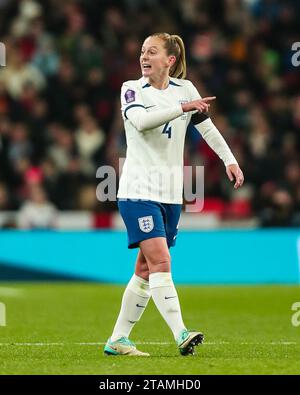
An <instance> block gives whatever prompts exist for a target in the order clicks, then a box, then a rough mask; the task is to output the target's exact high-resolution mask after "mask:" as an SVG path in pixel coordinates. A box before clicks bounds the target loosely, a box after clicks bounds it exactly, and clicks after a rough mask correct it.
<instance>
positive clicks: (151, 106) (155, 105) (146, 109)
mask: <svg viewBox="0 0 300 395" xmlns="http://www.w3.org/2000/svg"><path fill="white" fill-rule="evenodd" d="M152 107H156V104H154V105H153V106H148V107H145V108H146V110H148V108H152Z"/></svg>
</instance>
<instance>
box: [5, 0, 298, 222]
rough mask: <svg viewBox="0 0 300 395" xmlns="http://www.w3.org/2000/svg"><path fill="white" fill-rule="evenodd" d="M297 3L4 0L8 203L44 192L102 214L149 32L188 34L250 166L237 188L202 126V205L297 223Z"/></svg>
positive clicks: (51, 202)
mask: <svg viewBox="0 0 300 395" xmlns="http://www.w3.org/2000/svg"><path fill="white" fill-rule="evenodd" d="M299 26H300V2H299V1H296V0H295V1H291V0H287V1H279V0H215V1H212V0H184V1H181V0H163V1H159V0H126V1H125V0H117V1H113V0H101V1H94V0H81V1H60V0H45V1H40V2H38V1H36V0H19V1H17V0H0V41H1V42H3V43H5V45H6V50H7V65H6V67H1V68H0V210H1V211H2V210H4V211H8V210H20V213H21V217H22V218H23V224H24V227H26V226H28V224H29V225H30V219H28V218H30V213H31V212H34V206H35V205H38V206H39V207H42V210H44V214H45V218H48V219H47V221H46V222H45V227H47V226H49V227H51V226H53V224H52V218H54V216H55V212H56V210H91V211H95V212H100V213H103V215H107V213H110V212H112V211H114V210H116V205H115V203H100V202H98V201H97V200H96V195H95V190H96V186H97V184H98V182H99V180H97V179H96V169H97V168H98V167H99V166H101V165H112V166H114V167H115V168H116V169H117V168H118V159H119V157H124V156H125V152H126V145H125V143H126V142H125V136H124V130H123V126H122V119H121V114H120V102H119V94H120V87H121V85H122V83H123V81H125V80H128V79H137V78H139V77H140V69H139V52H140V47H141V43H142V42H143V39H144V38H145V37H147V35H148V34H150V33H152V32H155V31H167V32H169V33H176V34H179V35H181V36H182V37H183V39H184V41H185V44H186V50H187V60H188V62H187V63H188V76H187V78H188V79H190V80H192V81H193V83H194V84H195V85H196V86H197V88H198V90H199V92H200V94H201V95H202V96H206V95H216V96H217V100H216V102H215V103H214V105H213V106H212V107H213V109H212V114H211V116H212V119H213V121H214V122H215V124H216V125H217V126H218V128H219V130H220V131H221V132H222V133H223V135H224V137H225V138H226V140H227V141H228V143H229V145H230V147H231V148H232V150H233V152H234V154H235V155H236V157H237V159H238V161H239V163H240V166H241V168H242V170H243V171H244V174H245V180H246V184H245V186H244V187H243V188H241V189H240V190H238V191H234V190H233V188H232V185H231V184H230V183H229V181H228V179H227V178H226V174H225V172H224V166H223V164H222V163H221V161H220V160H219V159H218V158H217V157H216V155H215V154H214V153H213V152H212V151H211V150H210V148H209V147H208V146H207V145H206V144H205V143H204V142H203V140H202V138H201V136H200V135H199V134H198V133H197V132H195V130H193V129H190V130H188V134H187V138H186V150H185V164H186V165H201V164H204V165H205V196H206V202H205V207H204V210H207V211H215V212H218V214H219V215H220V216H221V217H222V218H235V219H239V218H248V217H252V216H256V217H258V218H259V221H260V224H261V226H300V161H299V160H300V157H299V147H300V78H299V74H300V67H298V68H297V67H295V66H293V64H292V62H291V58H292V55H293V52H292V50H291V46H292V43H293V42H296V41H300V35H299V30H300V29H299Z"/></svg>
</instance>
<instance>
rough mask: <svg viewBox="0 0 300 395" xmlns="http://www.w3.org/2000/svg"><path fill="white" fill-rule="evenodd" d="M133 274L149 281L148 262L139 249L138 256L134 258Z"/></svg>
mask: <svg viewBox="0 0 300 395" xmlns="http://www.w3.org/2000/svg"><path fill="white" fill-rule="evenodd" d="M135 274H136V276H138V277H141V278H142V279H144V280H146V281H149V267H148V263H147V261H146V259H145V257H144V256H143V254H142V252H141V251H139V254H138V257H137V260H136V265H135Z"/></svg>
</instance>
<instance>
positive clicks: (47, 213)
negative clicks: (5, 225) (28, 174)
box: [18, 184, 57, 229]
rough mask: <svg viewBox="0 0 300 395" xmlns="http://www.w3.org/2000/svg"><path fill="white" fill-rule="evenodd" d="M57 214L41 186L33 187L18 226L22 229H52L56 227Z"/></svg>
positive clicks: (23, 207) (20, 214)
mask: <svg viewBox="0 0 300 395" xmlns="http://www.w3.org/2000/svg"><path fill="white" fill-rule="evenodd" d="M56 216H57V212H56V209H55V207H54V205H53V204H52V203H50V202H49V201H48V200H47V197H46V193H45V191H44V189H43V188H42V187H41V186H40V185H38V184H37V185H34V186H32V187H31V190H30V195H29V199H28V200H27V201H26V202H25V203H24V204H23V205H22V207H21V209H20V212H19V216H18V224H19V228H21V229H52V228H55V227H56Z"/></svg>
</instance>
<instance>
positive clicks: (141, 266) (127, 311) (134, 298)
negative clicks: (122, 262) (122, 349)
mask: <svg viewBox="0 0 300 395" xmlns="http://www.w3.org/2000/svg"><path fill="white" fill-rule="evenodd" d="M148 277H149V270H148V265H147V262H146V259H145V257H144V255H143V253H142V252H141V251H140V250H139V252H138V256H137V260H136V270H135V273H134V275H133V276H132V277H131V279H130V281H129V283H128V285H127V287H126V289H125V291H124V294H123V297H122V303H121V309H120V313H119V316H118V319H117V322H116V324H115V327H114V330H113V333H112V336H111V340H112V341H116V340H118V339H120V338H122V337H126V338H128V337H129V335H130V332H131V330H132V329H133V327H134V325H135V323H136V322H137V321H139V319H140V318H141V316H142V314H143V312H144V311H145V308H146V306H147V304H148V302H149V299H150V296H151V295H150V288H149V282H148Z"/></svg>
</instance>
